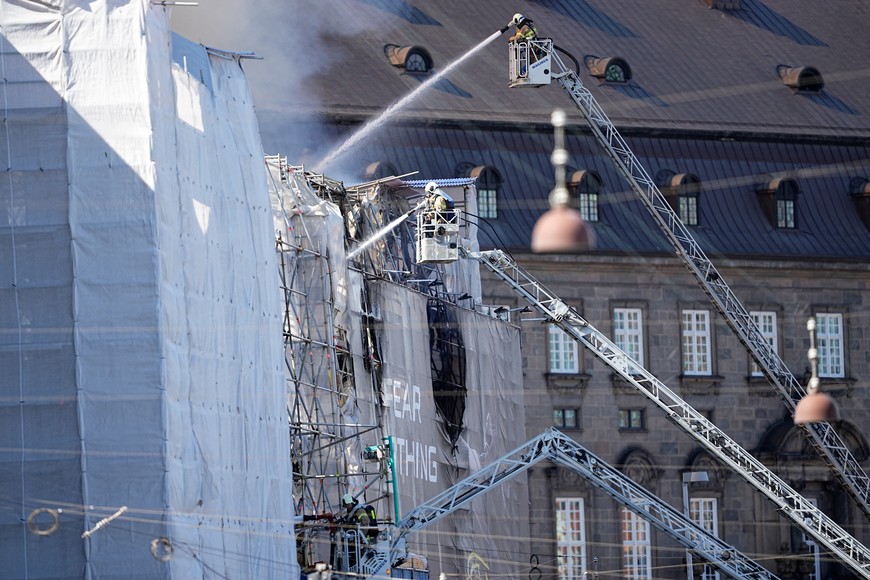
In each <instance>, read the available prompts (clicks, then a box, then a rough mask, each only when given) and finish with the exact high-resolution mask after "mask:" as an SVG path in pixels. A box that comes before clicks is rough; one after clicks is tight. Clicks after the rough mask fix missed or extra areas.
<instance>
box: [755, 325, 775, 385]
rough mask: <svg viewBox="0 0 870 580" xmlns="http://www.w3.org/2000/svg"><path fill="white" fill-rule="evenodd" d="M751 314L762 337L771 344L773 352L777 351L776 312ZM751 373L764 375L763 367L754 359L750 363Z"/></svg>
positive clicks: (756, 375) (757, 375)
mask: <svg viewBox="0 0 870 580" xmlns="http://www.w3.org/2000/svg"><path fill="white" fill-rule="evenodd" d="M749 315H750V316H751V317H752V322H754V323H755V326H756V328H758V331H759V332H760V333H761V338H762V339H763V340H765V341H766V342H767V344H769V345H770V348H771V349H773V352H776V312H768V311H760V310H759V311H753V312H750V313H749ZM750 374H751V375H752V376H753V377H760V376H762V374H763V373H762V372H761V367H759V366H758V364H757V363H756V362H755V361H754V360H753V361H752V364H751V365H750Z"/></svg>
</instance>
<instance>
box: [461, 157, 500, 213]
mask: <svg viewBox="0 0 870 580" xmlns="http://www.w3.org/2000/svg"><path fill="white" fill-rule="evenodd" d="M468 176H469V177H474V178H475V179H476V181H475V187H476V188H477V215H479V216H480V217H482V218H491V219H495V218H497V217H498V190H499V188H500V187H501V183H502V179H501V174H500V173H499V172H498V170H497V169H495V168H494V167H490V166H488V165H480V166H478V167H474V168H473V169H471V171H470V172H469V174H468Z"/></svg>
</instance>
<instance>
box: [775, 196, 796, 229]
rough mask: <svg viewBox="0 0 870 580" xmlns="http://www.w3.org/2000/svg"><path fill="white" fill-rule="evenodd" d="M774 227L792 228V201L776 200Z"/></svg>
mask: <svg viewBox="0 0 870 580" xmlns="http://www.w3.org/2000/svg"><path fill="white" fill-rule="evenodd" d="M776 226H777V227H779V228H793V227H794V200H793V199H777V200H776Z"/></svg>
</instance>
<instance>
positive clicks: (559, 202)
mask: <svg viewBox="0 0 870 580" xmlns="http://www.w3.org/2000/svg"><path fill="white" fill-rule="evenodd" d="M550 122H551V123H552V124H553V128H554V133H555V141H556V144H555V148H554V149H553V155H552V157H551V158H550V160H551V161H552V163H553V167H554V168H555V169H556V187H554V188H553V190H552V191H551V192H550V196H549V202H550V209H549V210H547V211H546V212H544V215H542V216H541V217H540V218H539V219H538V221H537V223H535V227H534V228H532V251H533V252H554V253H555V252H561V253H567V252H583V251H586V250H590V249H592V248H593V247H594V245H595V235H594V233H593V232H592V228H591V227H590V226H589V225H588V224H587V223H586V220H584V219H583V216H581V215H580V212H579V211H577V210H576V209H574V208H573V207H571V206H570V199H571V198H570V195H569V193H568V188H567V187H566V185H565V165H566V164H567V163H568V152H567V151H566V150H565V146H564V129H563V128H564V126H565V111H563V110H561V109H556V110H555V111H553V114H552V115H551V116H550Z"/></svg>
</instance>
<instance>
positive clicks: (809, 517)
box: [462, 250, 870, 578]
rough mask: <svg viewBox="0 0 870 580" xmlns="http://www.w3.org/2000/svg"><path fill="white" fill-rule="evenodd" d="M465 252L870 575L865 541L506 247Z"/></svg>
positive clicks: (811, 533)
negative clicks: (675, 389) (570, 303)
mask: <svg viewBox="0 0 870 580" xmlns="http://www.w3.org/2000/svg"><path fill="white" fill-rule="evenodd" d="M462 253H463V255H465V256H467V257H469V258H473V259H476V260H477V261H479V262H480V263H482V264H483V265H485V266H486V267H487V268H488V269H489V270H491V271H492V272H493V273H494V274H495V275H496V276H498V277H499V278H501V279H502V280H503V281H504V282H505V283H507V284H508V285H509V286H510V287H511V288H513V290H514V292H516V293H517V294H518V295H519V296H521V297H522V298H524V299H525V300H526V301H528V302H529V304H531V305H532V306H533V307H534V308H535V309H536V310H537V311H538V312H540V313H541V314H542V315H543V316H545V317H546V318H547V319H548V320H550V321H552V322H553V323H554V324H556V325H557V326H559V328H561V329H562V330H563V331H565V332H566V333H567V334H568V335H569V336H571V337H572V338H573V339H574V340H576V341H577V342H579V343H581V344H582V345H583V346H585V347H586V348H588V349H589V350H590V351H592V353H593V354H594V355H595V356H597V357H598V358H599V359H601V360H602V361H604V362H605V363H606V364H607V365H608V366H609V367H610V368H612V369H613V370H614V371H615V372H616V373H618V374H619V376H620V377H622V378H623V379H624V380H625V381H626V382H627V383H629V384H630V385H632V386H633V387H634V388H635V389H637V390H638V391H639V392H640V393H641V394H643V395H644V396H646V397H647V398H648V399H649V400H651V401H652V402H653V403H655V404H656V405H657V406H658V407H659V408H661V409H662V410H663V411H664V412H665V414H666V415H667V417H668V418H669V419H670V420H671V421H673V422H674V423H675V424H676V425H677V426H678V427H680V428H681V429H682V430H683V431H685V432H686V433H688V434H689V435H691V436H692V437H693V438H694V439H695V440H696V441H698V443H700V444H701V445H702V446H703V447H704V448H706V449H707V450H708V451H709V452H710V453H711V454H712V455H713V456H714V457H716V458H717V459H719V460H720V461H722V462H723V463H725V464H726V465H728V466H729V467H731V468H732V469H733V471H734V473H736V474H737V475H739V476H740V477H742V478H743V479H745V480H746V481H747V482H748V483H749V484H750V485H752V486H753V487H755V488H756V489H758V490H759V491H760V492H761V493H763V494H764V495H765V496H767V497H768V499H770V500H771V501H773V502H774V504H776V507H777V509H778V510H779V511H781V512H782V513H783V514H785V515H786V516H788V517H789V518H791V520H792V521H793V522H794V523H795V524H796V525H797V526H798V527H800V528H801V529H802V530H803V531H804V532H805V533H806V534H807V535H808V536H811V537H813V538H815V539H816V540H817V541H818V542H819V543H820V544H821V545H823V546H825V547H826V548H828V549H829V550H830V551H831V552H832V553H833V554H835V555H836V556H837V557H838V558H839V559H841V560H842V561H843V562H844V563H845V564H847V565H848V566H850V567H851V568H852V569H853V570H854V571H855V572H856V573H858V574H859V575H861V576H863V577H864V578H870V551H868V550H867V548H866V547H865V546H863V545H862V544H861V543H860V542H858V541H857V540H856V539H855V538H853V537H852V536H851V535H849V534H848V533H847V532H846V531H845V530H844V529H843V528H841V527H840V526H839V525H837V523H836V522H834V521H833V520H831V519H830V518H829V517H828V516H826V515H825V514H824V513H823V512H822V511H821V510H819V509H817V508H816V507H815V506H814V505H813V504H811V503H810V502H809V501H807V500H806V499H805V498H804V497H803V496H801V495H800V494H799V493H798V492H797V491H795V490H794V489H792V488H791V487H790V486H789V485H788V484H787V483H786V482H785V481H783V480H782V479H780V478H779V477H778V476H777V475H776V474H775V473H773V472H772V471H770V470H769V469H768V468H767V467H765V466H764V464H762V463H761V462H760V461H758V460H757V459H756V458H755V457H753V456H752V455H751V454H750V453H749V452H747V451H746V450H745V449H743V448H742V447H741V446H740V445H739V444H738V443H737V442H735V441H734V440H732V439H731V438H730V437H729V436H728V435H727V434H725V433H724V432H723V431H722V430H721V429H719V428H718V427H716V425H714V424H713V423H712V422H711V421H710V420H709V419H707V418H706V417H705V416H704V415H702V414H701V413H699V412H698V411H696V410H695V409H693V408H692V407H691V406H689V404H688V403H686V402H685V401H684V400H682V399H681V398H680V397H679V396H678V395H677V394H676V393H674V392H673V391H671V389H669V388H668V387H667V385H665V384H664V383H662V382H661V381H660V380H658V379H657V378H656V377H655V376H653V375H652V374H651V373H650V372H649V371H647V370H646V369H645V368H643V367H642V366H641V365H639V364H638V363H637V362H635V361H634V359H632V358H631V357H630V356H628V355H627V354H626V353H625V352H624V351H623V350H621V349H620V348H619V347H618V346H616V344H614V343H613V342H611V341H610V339H608V338H607V337H606V336H605V335H604V334H603V333H601V332H600V331H598V330H597V329H596V328H595V327H593V326H592V325H591V324H589V322H588V321H586V320H585V319H584V318H583V317H582V316H580V314H579V313H578V312H577V311H576V310H574V309H572V308H570V307H569V306H568V305H566V304H565V303H564V302H562V300H560V299H559V298H558V297H557V296H556V295H554V294H553V293H551V292H550V291H548V290H547V289H546V288H545V287H544V286H543V285H541V284H540V283H539V282H538V281H537V280H535V279H534V278H532V277H531V276H530V275H529V274H528V273H527V272H526V271H525V270H523V269H522V268H521V267H520V266H519V265H518V264H517V263H516V262H514V260H513V259H511V258H510V257H508V256H507V254H505V253H504V252H502V251H501V250H492V251H487V252H474V253H469V252H464V251H462Z"/></svg>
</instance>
